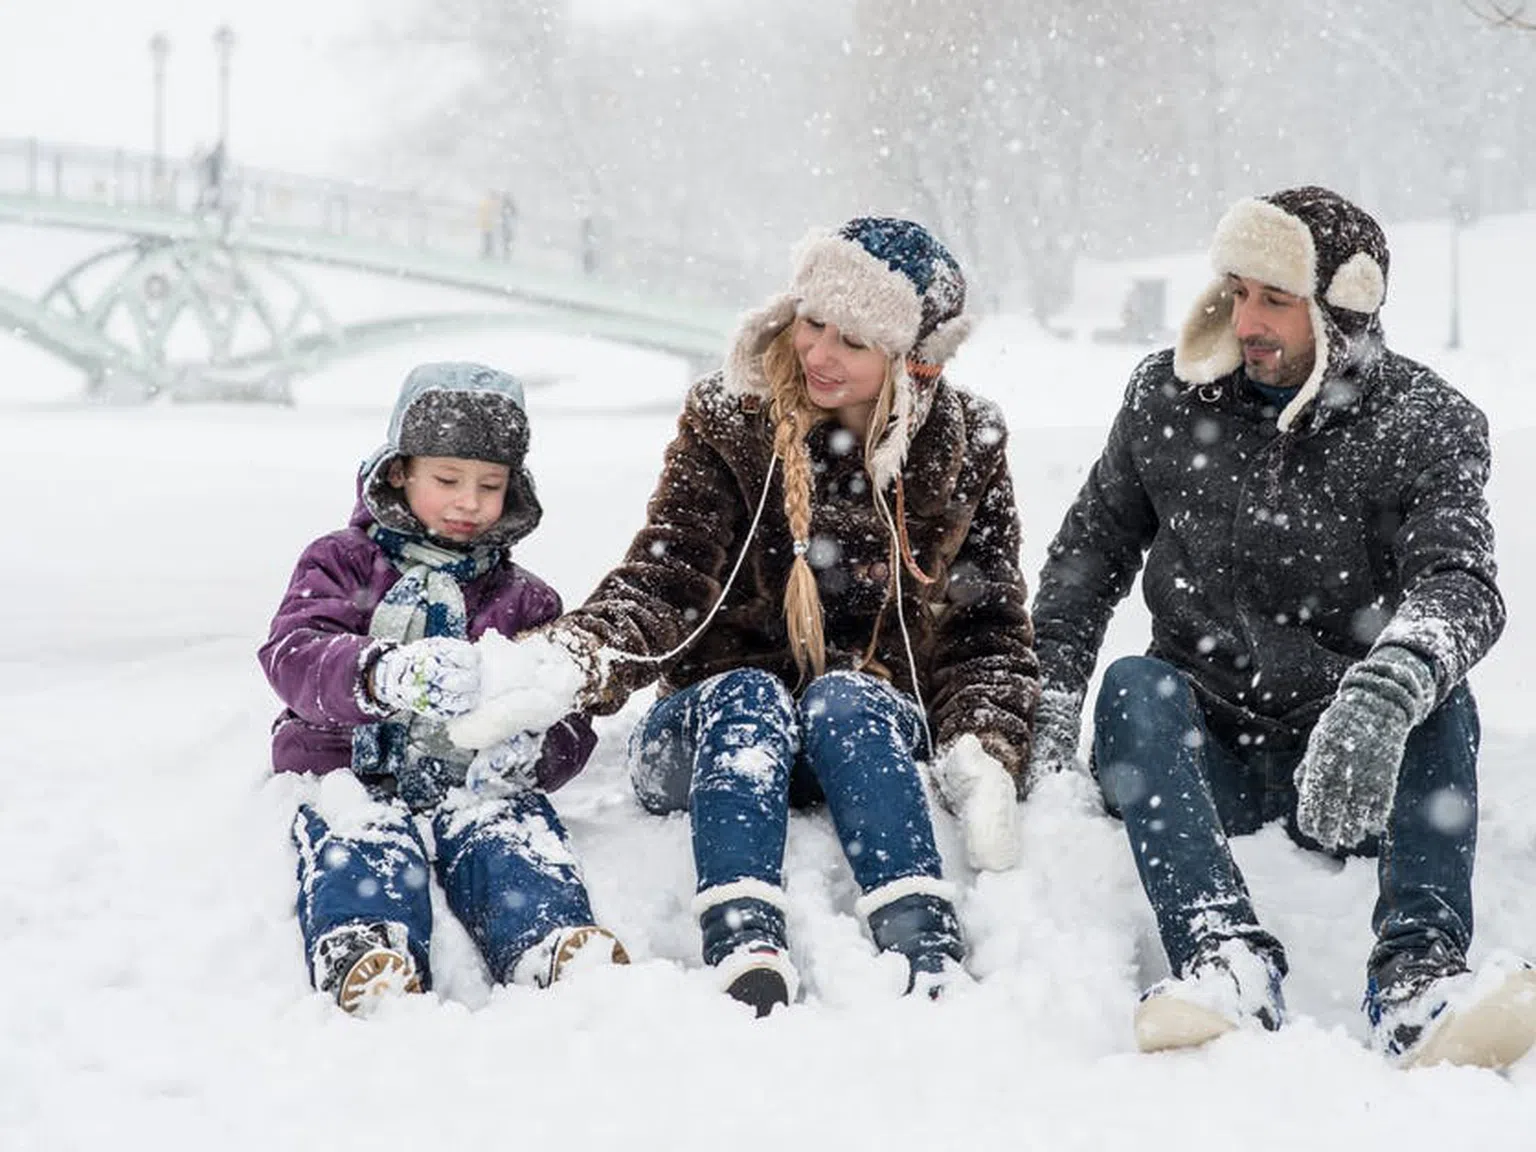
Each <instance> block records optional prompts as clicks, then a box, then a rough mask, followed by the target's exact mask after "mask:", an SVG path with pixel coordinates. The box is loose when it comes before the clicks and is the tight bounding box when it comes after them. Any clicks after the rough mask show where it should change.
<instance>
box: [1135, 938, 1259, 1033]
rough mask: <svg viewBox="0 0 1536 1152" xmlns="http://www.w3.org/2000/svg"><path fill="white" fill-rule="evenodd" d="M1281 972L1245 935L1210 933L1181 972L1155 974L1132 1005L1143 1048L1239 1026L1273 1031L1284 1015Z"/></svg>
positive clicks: (1227, 1030) (1231, 1029)
mask: <svg viewBox="0 0 1536 1152" xmlns="http://www.w3.org/2000/svg"><path fill="white" fill-rule="evenodd" d="M1280 980H1281V972H1280V970H1279V968H1277V967H1276V966H1275V963H1274V962H1273V961H1272V960H1271V959H1270V958H1269V957H1268V956H1266V955H1263V954H1261V953H1260V952H1258V951H1256V950H1255V949H1254V948H1253V947H1252V946H1251V945H1250V944H1249V943H1248V942H1247V941H1246V940H1242V939H1237V938H1234V937H1230V936H1221V937H1218V936H1211V937H1208V938H1207V939H1206V940H1204V941H1203V942H1202V944H1201V947H1200V950H1199V951H1198V952H1197V953H1196V955H1195V958H1194V959H1193V960H1192V961H1190V963H1189V964H1188V965H1186V966H1185V969H1184V972H1183V975H1181V976H1176V977H1175V976H1170V977H1168V978H1167V979H1166V980H1160V981H1158V982H1157V983H1156V984H1154V985H1152V987H1150V988H1148V989H1147V990H1146V991H1145V992H1143V993H1142V995H1141V1003H1139V1004H1138V1005H1137V1006H1136V1024H1135V1030H1136V1046H1137V1047H1138V1048H1140V1049H1141V1050H1142V1051H1143V1052H1160V1051H1162V1050H1163V1049H1166V1048H1194V1047H1198V1046H1199V1045H1201V1044H1205V1043H1208V1042H1209V1041H1211V1040H1214V1039H1216V1037H1218V1036H1221V1035H1223V1034H1225V1033H1227V1032H1231V1031H1233V1030H1234V1029H1236V1028H1239V1027H1256V1028H1262V1029H1265V1030H1267V1031H1270V1032H1273V1031H1274V1030H1275V1029H1277V1028H1279V1027H1280V1025H1281V1024H1282V1023H1284V1021H1285V997H1284V995H1283V994H1282V992H1281V990H1280Z"/></svg>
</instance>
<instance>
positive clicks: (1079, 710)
mask: <svg viewBox="0 0 1536 1152" xmlns="http://www.w3.org/2000/svg"><path fill="white" fill-rule="evenodd" d="M1082 730H1083V701H1082V697H1080V696H1078V695H1077V694H1076V693H1075V692H1063V691H1061V690H1059V689H1052V688H1047V689H1045V690H1044V691H1043V692H1041V693H1040V700H1039V702H1038V703H1037V704H1036V705H1035V730H1034V740H1033V741H1032V743H1031V744H1030V750H1029V767H1028V768H1027V769H1026V770H1025V780H1026V781H1027V782H1028V784H1030V785H1031V786H1033V785H1034V784H1035V783H1036V782H1038V781H1039V780H1041V779H1043V778H1044V777H1046V776H1050V775H1053V774H1055V773H1057V772H1069V771H1075V770H1078V769H1079V767H1080V765H1079V761H1078V758H1077V744H1078V739H1079V737H1081V735H1082Z"/></svg>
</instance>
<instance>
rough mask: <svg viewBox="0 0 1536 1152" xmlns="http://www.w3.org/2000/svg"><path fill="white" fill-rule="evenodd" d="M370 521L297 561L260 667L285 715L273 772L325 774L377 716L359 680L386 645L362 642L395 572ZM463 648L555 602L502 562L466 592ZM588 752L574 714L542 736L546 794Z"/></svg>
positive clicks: (346, 758)
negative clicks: (357, 730)
mask: <svg viewBox="0 0 1536 1152" xmlns="http://www.w3.org/2000/svg"><path fill="white" fill-rule="evenodd" d="M372 522H373V516H372V514H371V513H370V512H369V510H368V508H367V506H366V505H365V503H364V502H363V501H362V500H359V502H358V505H357V507H356V509H355V510H354V512H353V514H352V520H351V523H350V525H349V526H348V527H347V528H345V529H342V530H341V531H339V532H332V533H330V534H329V535H326V536H322V537H321V538H320V539H318V540H316V541H315V542H314V543H313V544H311V545H310V546H309V547H308V548H306V549H305V550H304V554H303V555H302V556H300V557H299V562H298V565H297V566H296V567H295V569H294V573H293V578H292V580H291V581H290V582H289V585H288V591H287V592H286V594H285V595H284V596H283V600H282V604H281V605H280V606H279V607H278V610H277V615H276V616H275V617H274V618H273V620H272V628H271V632H270V635H269V636H268V639H267V642H266V643H265V644H264V645H262V648H261V651H260V660H261V666H262V669H263V670H264V671H265V672H266V674H267V680H268V681H269V682H270V683H271V685H272V687H273V689H274V690H275V691H276V692H277V694H278V696H279V697H281V698H282V700H283V703H284V704H286V705H287V707H286V708H285V709H284V710H283V712H282V714H281V715H280V716H278V718H277V720H276V722H275V723H274V724H273V727H272V766H273V768H274V769H275V770H276V771H279V772H316V773H323V772H332V771H335V770H336V769H338V768H348V767H350V766H351V763H352V729H353V727H355V726H356V725H359V724H372V723H375V722H376V721H378V720H379V719H380V717H381V715H382V713H383V710H382V709H380V708H379V707H378V706H377V705H375V704H374V703H373V702H372V701H371V700H370V699H369V698H368V695H367V693H366V691H365V689H364V681H363V678H364V675H365V674H366V671H367V669H368V668H369V667H370V666H371V664H372V662H373V660H374V659H376V657H377V653H378V652H380V651H382V649H383V648H384V647H387V646H388V645H389V643H390V642H388V641H380V640H377V639H374V638H372V637H370V636H369V635H368V626H369V622H370V620H371V619H372V616H373V609H374V606H375V605H377V604H378V602H379V601H380V600H381V599H382V598H383V596H384V594H385V593H386V592H388V591H389V589H390V588H391V587H392V586H393V585H394V583H395V581H396V580H398V579H399V578H400V572H399V570H398V569H396V568H395V566H394V565H393V564H391V563H390V561H389V559H388V557H386V556H385V555H384V553H383V551H382V550H381V549H380V548H379V547H378V545H376V544H375V543H374V542H373V540H372V539H371V538H369V536H368V534H367V531H366V529H367V527H368V525H369V524H371V523H372ZM464 606H465V611H466V614H467V616H468V619H469V639H471V640H475V639H478V638H479V637H480V636H481V635H482V634H483V633H484V632H485V631H486V630H487V629H491V628H494V629H495V630H496V631H498V632H500V633H502V634H503V635H505V636H515V635H516V634H518V633H519V632H523V631H526V630H527V629H529V628H536V627H538V626H539V625H541V624H547V623H548V622H549V621H551V620H553V619H554V618H555V617H557V616H558V615H560V608H561V605H560V597H559V594H558V593H556V592H555V590H554V589H553V588H551V587H550V586H549V585H548V584H545V583H544V582H543V581H542V580H540V579H539V578H538V577H537V576H535V575H533V574H532V573H531V572H528V571H527V570H525V569H523V568H521V567H519V566H518V565H517V564H515V563H513V562H512V561H511V560H510V559H504V561H503V562H502V563H499V564H497V565H496V566H495V567H493V568H492V569H491V570H490V571H489V572H487V573H486V574H485V575H484V576H481V577H480V578H478V579H476V580H472V581H470V582H468V583H466V584H465V585H464ZM595 744H596V737H595V736H594V735H593V733H592V728H591V724H590V723H589V722H588V720H587V718H586V717H585V716H584V715H582V714H580V713H572V714H571V715H569V716H567V717H566V718H565V719H564V720H562V721H561V722H560V723H558V724H556V725H555V726H554V727H553V728H551V729H550V730H549V732H548V733H547V734H546V736H545V739H544V747H543V752H542V755H541V757H540V760H539V763H538V780H539V785H540V787H542V788H544V789H545V790H546V791H553V790H554V789H556V788H558V787H560V786H561V785H562V784H564V783H565V782H566V781H568V780H570V779H571V777H573V776H575V775H576V774H577V773H578V772H579V771H581V769H582V767H583V766H584V765H585V764H586V761H587V757H588V756H590V755H591V752H592V748H593V746H594V745H595Z"/></svg>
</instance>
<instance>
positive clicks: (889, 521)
mask: <svg viewBox="0 0 1536 1152" xmlns="http://www.w3.org/2000/svg"><path fill="white" fill-rule="evenodd" d="M778 462H779V458H778V456H777V454H775V455H772V456H769V457H768V471H767V473H766V474H765V475H764V476H763V490H762V492H761V493H760V494H759V495H758V498H757V510H756V511H755V512H753V514H752V523H751V525H750V526H748V528H747V535H746V539H744V540H743V541H742V542H741V551H740V552H739V553H737V556H736V563H735V564H734V565H733V566H732V568H731V571H730V575H728V576H727V577H726V578H725V583H724V584H723V585H722V586H721V588H720V595H719V596H718V597H716V598H715V602H714V604H713V605H712V606H711V607H710V609H709V611H708V613H706V614H705V616H704V619H703V620H701V621H700V622H699V625H698V627H697V628H695V629H694V630H693V631H692V632H690V633H688V635H687V636H686V637H684V638H683V640H682V641H681V642H679V643H678V645H677V646H676V647H675V648H673V649H672V650H671V651H670V652H663V653H662V654H661V655H659V656H639V655H634V654H632V653H629V652H620V651H618V650H617V649H613V648H604V649H601V650H600V651H599V652H598V658H599V659H602V660H606V661H607V662H612V661H614V660H625V661H629V662H631V663H635V664H661V663H664V662H665V661H667V660H670V659H672V657H674V656H676V655H678V654H679V653H681V652H683V651H684V650H685V649H686V648H687V647H688V645H690V644H692V643H693V642H694V641H695V640H697V639H698V638H699V637H700V636H701V635H703V633H704V630H705V629H706V628H708V627H709V625H710V622H711V621H712V620H714V618H715V615H716V614H717V613H718V612H719V611H720V607H721V605H723V604H724V603H725V598H726V596H727V595H728V594H729V593H730V590H731V585H732V584H734V583H735V582H736V576H737V574H738V573H739V572H740V571H741V566H742V564H743V563H745V562H746V559H747V549H748V548H750V547H751V545H752V537H753V536H755V535H756V534H757V526H758V524H759V522H761V520H762V518H763V509H764V508H765V507H767V504H768V490H769V488H770V486H771V485H772V483H773V470H774V467H775V466H776V465H777V464H778ZM872 487H873V488H874V495H875V509H876V511H877V512H878V513H879V514H880V518H881V519H882V520H883V521H884V522H885V528H886V531H887V532H889V533H890V534H891V545H892V548H893V550H894V551H893V553H892V564H891V580H892V582H893V584H894V588H893V591H894V593H895V596H896V623H897V626H898V627H899V628H900V629H901V643H902V648H903V650H904V651H905V653H906V657H907V671H908V672H909V673H910V674H911V676H912V695H913V697H914V698H915V699H916V700H917V715H918V719H920V720H921V721H922V724H923V738H924V739H925V740H926V741H927V744H928V755H929V756H930V757H932V756H934V755H936V754H937V752H938V749H936V748H935V747H934V746H933V732H932V730H931V729H930V728H929V727H928V707H927V705H926V704H924V703H923V690H922V688H921V687H920V686H919V683H918V676H917V657H916V655H914V654H913V651H912V634H911V633H910V632H909V631H908V630H907V614H906V611H905V609H903V607H902V603H901V602H902V590H901V551H900V550H901V538H900V536H899V535H898V533H897V529H896V520H895V518H894V517H893V516H892V515H891V509H890V506H889V505H888V504H887V503H886V501H885V493H883V492H882V491H880V488H879V487H878V486H877V485H872Z"/></svg>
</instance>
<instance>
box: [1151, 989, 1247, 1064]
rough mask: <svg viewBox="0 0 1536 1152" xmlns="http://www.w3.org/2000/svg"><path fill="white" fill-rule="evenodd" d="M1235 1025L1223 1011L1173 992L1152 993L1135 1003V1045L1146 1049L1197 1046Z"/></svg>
mask: <svg viewBox="0 0 1536 1152" xmlns="http://www.w3.org/2000/svg"><path fill="white" fill-rule="evenodd" d="M1236 1029H1237V1025H1236V1024H1234V1023H1233V1022H1232V1021H1231V1020H1229V1019H1227V1018H1226V1017H1225V1016H1223V1015H1222V1014H1221V1013H1220V1012H1213V1011H1211V1010H1210V1009H1209V1008H1202V1007H1200V1006H1199V1005H1198V1004H1191V1003H1190V1002H1189V1001H1187V1000H1180V999H1178V998H1176V997H1173V996H1152V997H1149V998H1148V999H1146V1000H1143V1001H1142V1002H1141V1003H1140V1004H1138V1005H1137V1006H1136V1023H1135V1030H1136V1047H1137V1048H1139V1049H1140V1050H1141V1051H1143V1052H1164V1051H1168V1050H1170V1049H1178V1048H1198V1047H1200V1046H1201V1045H1202V1044H1209V1043H1210V1042H1211V1041H1212V1040H1215V1039H1216V1038H1217V1037H1218V1036H1224V1035H1226V1034H1227V1033H1228V1032H1232V1031H1235V1030H1236Z"/></svg>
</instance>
